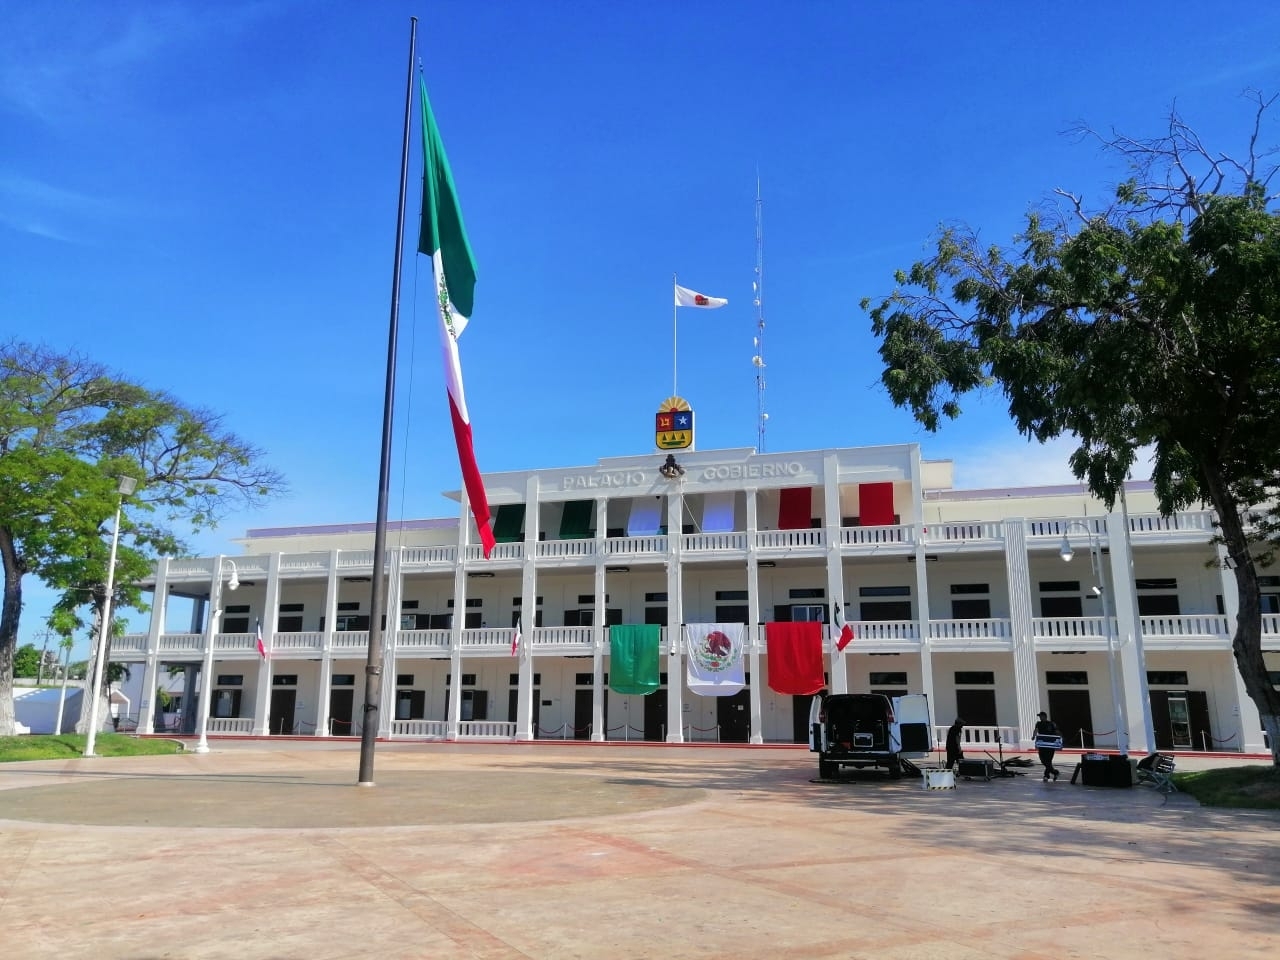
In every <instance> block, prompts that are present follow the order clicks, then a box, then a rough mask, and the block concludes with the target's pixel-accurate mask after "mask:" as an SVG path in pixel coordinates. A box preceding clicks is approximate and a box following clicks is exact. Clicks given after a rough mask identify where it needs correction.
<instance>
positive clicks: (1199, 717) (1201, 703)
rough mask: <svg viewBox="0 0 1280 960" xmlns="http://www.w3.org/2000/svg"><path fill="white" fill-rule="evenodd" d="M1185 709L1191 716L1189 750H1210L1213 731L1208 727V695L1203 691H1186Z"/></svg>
mask: <svg viewBox="0 0 1280 960" xmlns="http://www.w3.org/2000/svg"><path fill="white" fill-rule="evenodd" d="M1187 709H1188V711H1189V712H1190V714H1191V749H1192V750H1212V749H1213V730H1212V728H1211V727H1210V726H1209V695H1208V694H1206V693H1205V692H1204V691H1203V690H1188V691H1187Z"/></svg>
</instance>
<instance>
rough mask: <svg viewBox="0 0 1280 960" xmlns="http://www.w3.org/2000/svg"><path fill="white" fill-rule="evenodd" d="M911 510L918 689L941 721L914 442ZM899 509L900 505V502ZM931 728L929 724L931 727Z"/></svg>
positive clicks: (920, 482) (921, 483)
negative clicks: (918, 652)
mask: <svg viewBox="0 0 1280 960" xmlns="http://www.w3.org/2000/svg"><path fill="white" fill-rule="evenodd" d="M910 509H911V512H910V514H908V515H907V517H906V518H905V519H906V520H907V522H908V523H910V524H911V525H912V529H914V530H915V533H916V552H915V559H916V597H917V613H918V617H917V620H916V622H917V624H918V625H919V630H920V689H921V690H922V691H924V693H925V694H926V695H928V697H929V712H930V713H931V714H932V717H931V721H932V722H933V723H937V724H941V723H942V722H943V719H942V717H940V716H938V714H937V703H938V698H937V696H936V690H935V683H934V677H933V640H932V638H931V636H930V630H929V621H930V620H931V619H932V617H931V616H930V610H929V551H928V546H929V538H928V537H927V536H926V535H925V522H924V480H923V472H922V468H921V464H920V447H919V446H918V445H913V446H912V450H911V506H910ZM899 512H900V513H901V506H899ZM930 730H931V731H932V727H930Z"/></svg>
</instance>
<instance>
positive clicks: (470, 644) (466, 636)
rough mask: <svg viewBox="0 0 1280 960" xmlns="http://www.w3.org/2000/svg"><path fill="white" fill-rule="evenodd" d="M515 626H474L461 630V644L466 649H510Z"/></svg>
mask: <svg viewBox="0 0 1280 960" xmlns="http://www.w3.org/2000/svg"><path fill="white" fill-rule="evenodd" d="M515 635H516V630H515V627H475V628H472V629H470V630H463V631H462V646H464V647H466V648H467V649H468V650H485V649H488V650H503V649H505V650H510V649H511V640H512V638H513V637H515Z"/></svg>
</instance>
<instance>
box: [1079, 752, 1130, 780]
mask: <svg viewBox="0 0 1280 960" xmlns="http://www.w3.org/2000/svg"><path fill="white" fill-rule="evenodd" d="M1134 766H1135V762H1134V761H1132V760H1130V759H1129V758H1128V757H1121V756H1116V755H1114V754H1108V755H1105V756H1104V755H1095V754H1088V753H1086V754H1085V755H1084V756H1083V757H1081V758H1080V782H1081V783H1083V784H1084V785H1085V786H1086V787H1132V786H1133V780H1134V775H1133V768H1134Z"/></svg>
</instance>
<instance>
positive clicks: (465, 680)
mask: <svg viewBox="0 0 1280 960" xmlns="http://www.w3.org/2000/svg"><path fill="white" fill-rule="evenodd" d="M444 682H445V686H448V685H449V684H451V683H453V674H451V673H446V674H445V676H444ZM462 685H463V686H464V687H474V686H475V685H476V675H475V674H474V673H464V674H463V675H462Z"/></svg>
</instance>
